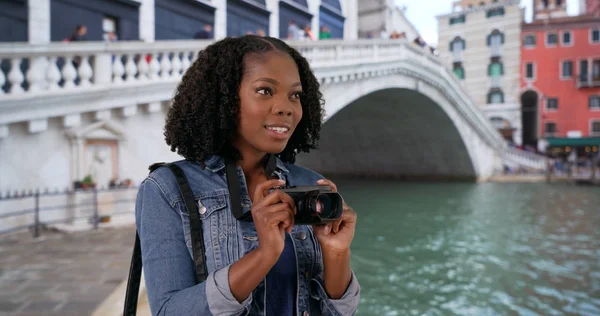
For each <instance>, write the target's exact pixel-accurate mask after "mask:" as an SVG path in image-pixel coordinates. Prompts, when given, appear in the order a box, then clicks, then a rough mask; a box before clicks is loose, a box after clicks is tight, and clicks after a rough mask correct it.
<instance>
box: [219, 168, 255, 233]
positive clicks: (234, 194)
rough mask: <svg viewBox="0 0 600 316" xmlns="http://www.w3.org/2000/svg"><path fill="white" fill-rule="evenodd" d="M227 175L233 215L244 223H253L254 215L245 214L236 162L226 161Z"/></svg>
mask: <svg viewBox="0 0 600 316" xmlns="http://www.w3.org/2000/svg"><path fill="white" fill-rule="evenodd" d="M225 174H226V176H227V188H228V189H229V202H230V203H231V213H233V216H234V217H235V218H236V219H237V220H239V221H244V222H251V221H252V213H250V212H247V213H245V214H244V213H243V211H242V200H241V195H242V194H241V191H240V181H239V180H238V176H237V168H236V166H235V162H233V161H232V160H231V159H229V158H227V159H225Z"/></svg>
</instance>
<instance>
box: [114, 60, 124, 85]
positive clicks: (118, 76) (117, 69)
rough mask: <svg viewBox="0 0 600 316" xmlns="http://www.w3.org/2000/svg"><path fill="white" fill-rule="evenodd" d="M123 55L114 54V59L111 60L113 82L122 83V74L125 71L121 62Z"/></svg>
mask: <svg viewBox="0 0 600 316" xmlns="http://www.w3.org/2000/svg"><path fill="white" fill-rule="evenodd" d="M122 56H123V55H121V54H116V55H115V60H114V61H113V83H122V82H123V74H124V73H125V67H123V62H121V58H122Z"/></svg>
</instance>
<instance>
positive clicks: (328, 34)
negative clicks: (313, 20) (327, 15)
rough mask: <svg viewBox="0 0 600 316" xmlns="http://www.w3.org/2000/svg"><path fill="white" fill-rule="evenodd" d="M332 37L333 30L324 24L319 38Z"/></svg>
mask: <svg viewBox="0 0 600 316" xmlns="http://www.w3.org/2000/svg"><path fill="white" fill-rule="evenodd" d="M330 38H331V31H330V30H329V29H328V28H327V27H326V26H325V25H322V26H321V31H320V32H319V39H321V40H324V39H330Z"/></svg>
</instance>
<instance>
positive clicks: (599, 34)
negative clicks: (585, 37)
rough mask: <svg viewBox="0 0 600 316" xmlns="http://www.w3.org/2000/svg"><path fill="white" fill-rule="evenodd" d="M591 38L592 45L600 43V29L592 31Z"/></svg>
mask: <svg viewBox="0 0 600 316" xmlns="http://www.w3.org/2000/svg"><path fill="white" fill-rule="evenodd" d="M590 37H591V41H590V42H592V43H594V44H596V43H600V29H595V30H590Z"/></svg>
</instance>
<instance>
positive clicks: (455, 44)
mask: <svg viewBox="0 0 600 316" xmlns="http://www.w3.org/2000/svg"><path fill="white" fill-rule="evenodd" d="M464 49H465V40H463V39H461V38H459V37H456V38H455V39H454V40H453V41H452V42H451V43H450V51H452V52H462V51H463V50H464Z"/></svg>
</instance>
